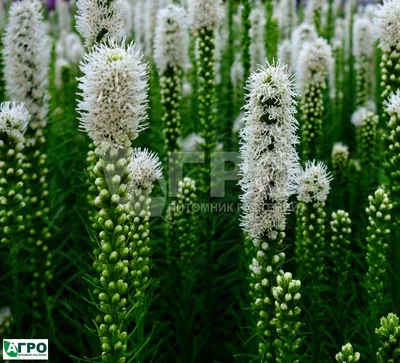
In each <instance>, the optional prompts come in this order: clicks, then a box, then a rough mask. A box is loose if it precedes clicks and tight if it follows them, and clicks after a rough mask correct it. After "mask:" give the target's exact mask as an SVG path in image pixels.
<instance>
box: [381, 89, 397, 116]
mask: <svg viewBox="0 0 400 363" xmlns="http://www.w3.org/2000/svg"><path fill="white" fill-rule="evenodd" d="M383 106H384V107H385V110H386V112H387V113H388V114H389V115H390V116H392V115H394V116H396V117H399V116H400V90H397V91H396V92H395V93H391V94H390V96H389V99H388V100H386V101H385V102H384V103H383Z"/></svg>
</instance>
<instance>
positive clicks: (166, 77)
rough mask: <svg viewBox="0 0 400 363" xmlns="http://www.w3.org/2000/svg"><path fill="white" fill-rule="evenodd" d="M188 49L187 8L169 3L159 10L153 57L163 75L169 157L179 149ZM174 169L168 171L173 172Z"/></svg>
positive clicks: (162, 95)
mask: <svg viewBox="0 0 400 363" xmlns="http://www.w3.org/2000/svg"><path fill="white" fill-rule="evenodd" d="M188 50H189V33H188V29H187V24H186V12H185V9H184V8H183V7H181V6H177V5H169V6H168V7H166V8H164V9H161V10H160V12H159V13H158V17H157V28H156V31H155V37H154V59H155V62H156V66H157V69H158V72H159V76H160V86H161V90H160V92H161V103H162V105H163V116H162V118H163V124H164V137H165V150H166V153H167V156H168V154H169V153H170V152H178V151H179V145H178V138H179V136H180V132H181V117H180V101H181V97H182V76H183V72H184V69H185V68H186V67H187V65H188V64H189V55H188ZM168 160H169V158H167V159H166V161H167V162H168ZM169 161H171V160H169ZM172 172H173V171H171V170H170V171H169V173H170V175H171V173H172Z"/></svg>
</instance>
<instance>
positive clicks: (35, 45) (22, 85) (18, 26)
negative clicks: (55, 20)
mask: <svg viewBox="0 0 400 363" xmlns="http://www.w3.org/2000/svg"><path fill="white" fill-rule="evenodd" d="M9 16H10V21H9V24H8V26H7V27H6V30H5V34H4V39H3V44H4V49H3V56H4V59H5V67H4V76H5V80H6V89H7V92H8V94H9V97H10V98H11V99H12V100H14V101H17V102H23V103H24V104H25V107H26V108H27V109H28V110H29V112H30V114H31V115H32V122H30V124H29V130H28V134H29V135H28V137H29V138H32V140H30V142H32V143H34V142H36V141H37V138H39V140H40V137H41V135H42V130H41V129H42V128H43V127H44V126H45V125H46V122H45V117H46V115H47V101H48V92H47V88H48V65H49V61H50V45H49V42H48V36H47V34H46V30H45V26H44V23H43V17H42V14H41V3H40V2H39V1H36V0H33V1H27V0H24V1H21V2H14V3H13V4H12V6H11V9H10V14H9ZM34 133H36V137H35V135H34Z"/></svg>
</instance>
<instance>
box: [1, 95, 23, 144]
mask: <svg viewBox="0 0 400 363" xmlns="http://www.w3.org/2000/svg"><path fill="white" fill-rule="evenodd" d="M29 121H30V114H29V112H28V110H27V109H26V108H25V106H24V105H23V104H16V103H15V102H12V103H11V102H4V103H2V104H1V105H0V133H5V134H6V135H7V136H8V137H9V138H11V139H13V140H14V142H16V143H17V144H19V143H23V142H24V134H25V132H26V130H27V128H28V123H29Z"/></svg>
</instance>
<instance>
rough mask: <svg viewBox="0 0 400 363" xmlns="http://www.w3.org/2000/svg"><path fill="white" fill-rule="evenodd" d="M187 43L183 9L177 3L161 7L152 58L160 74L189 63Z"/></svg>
mask: <svg viewBox="0 0 400 363" xmlns="http://www.w3.org/2000/svg"><path fill="white" fill-rule="evenodd" d="M188 44H189V34H188V29H187V24H186V12H185V9H184V8H183V7H181V6H178V5H169V6H167V7H166V8H164V9H161V10H160V11H159V13H158V16H157V27H156V30H155V36H154V60H155V62H156V65H157V68H158V71H159V72H160V74H163V73H164V72H165V71H166V70H167V69H168V68H170V69H174V68H185V67H186V66H187V65H188V64H189V55H188V48H189V45H188Z"/></svg>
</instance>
